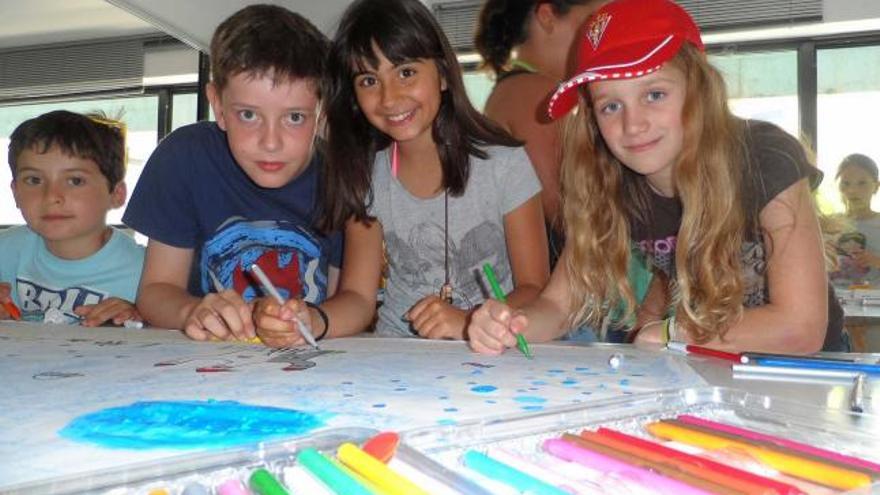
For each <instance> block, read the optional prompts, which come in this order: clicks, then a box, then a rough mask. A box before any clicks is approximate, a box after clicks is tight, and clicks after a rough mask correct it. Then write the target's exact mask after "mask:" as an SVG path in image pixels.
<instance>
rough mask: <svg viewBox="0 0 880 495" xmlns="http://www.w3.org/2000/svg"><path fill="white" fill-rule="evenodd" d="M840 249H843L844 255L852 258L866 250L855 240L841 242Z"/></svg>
mask: <svg viewBox="0 0 880 495" xmlns="http://www.w3.org/2000/svg"><path fill="white" fill-rule="evenodd" d="M840 249H842V250H843V252H844V253H846V254H848V255H850V256H853V255H856V254H859V253H861V252H863V251H864V250H865V248H864V247H862V245H861V244H860V243H859V242H858V241H855V240H851V241H844V242H841V243H840Z"/></svg>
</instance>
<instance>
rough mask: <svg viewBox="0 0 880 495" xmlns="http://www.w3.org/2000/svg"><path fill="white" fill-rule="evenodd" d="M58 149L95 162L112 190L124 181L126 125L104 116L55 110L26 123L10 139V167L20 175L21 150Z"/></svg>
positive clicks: (14, 172) (17, 128)
mask: <svg viewBox="0 0 880 495" xmlns="http://www.w3.org/2000/svg"><path fill="white" fill-rule="evenodd" d="M53 146H58V148H59V149H60V150H61V151H62V152H64V153H66V154H68V155H69V156H75V157H77V158H83V159H86V160H91V161H93V162H95V164H96V165H97V166H98V169H100V170H101V173H102V174H103V175H104V177H106V178H107V182H109V184H110V190H111V191H112V190H113V188H114V187H116V184H118V183H119V182H121V181H122V180H123V179H124V178H125V125H124V124H123V123H122V122H119V121H116V120H111V119H108V118H107V117H105V116H104V115H103V114H99V113H95V114H87V115H82V114H78V113H74V112H68V111H67V110H55V111H53V112H49V113H44V114H43V115H40V116H38V117H34V118H32V119H29V120H25V121H24V122H22V123H21V124H19V126H18V127H16V128H15V130H14V131H12V135H11V136H10V137H9V156H8V158H9V168H11V169H12V178H13V179H14V178H15V177H16V176H17V175H18V157H19V156H20V155H21V153H22V151H25V150H32V151H34V152H36V153H40V154H43V153H46V152H47V151H49V148H51V147H53Z"/></svg>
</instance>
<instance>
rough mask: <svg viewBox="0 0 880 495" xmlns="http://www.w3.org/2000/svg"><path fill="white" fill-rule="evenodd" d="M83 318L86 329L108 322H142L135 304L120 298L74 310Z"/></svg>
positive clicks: (120, 323)
mask: <svg viewBox="0 0 880 495" xmlns="http://www.w3.org/2000/svg"><path fill="white" fill-rule="evenodd" d="M73 312H74V313H76V314H77V315H79V316H81V317H83V321H82V325H83V326H84V327H97V326H100V325H103V324H104V323H106V322H108V321H112V322H113V324H114V325H122V324H123V323H125V320H136V321H141V319H142V318H141V315H140V313H138V311H137V309H135V307H134V304H132V303H130V302H128V301H126V300H125V299H120V298H118V297H108V298H107V299H104V300H103V301H101V302H99V303H98V304H85V305H82V306H80V307H78V308H75V309H74V310H73Z"/></svg>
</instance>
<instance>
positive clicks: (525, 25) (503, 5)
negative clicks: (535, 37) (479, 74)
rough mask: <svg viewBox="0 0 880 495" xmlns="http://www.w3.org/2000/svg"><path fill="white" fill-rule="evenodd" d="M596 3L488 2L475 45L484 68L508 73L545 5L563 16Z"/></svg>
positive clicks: (560, 0) (585, 0) (548, 0)
mask: <svg viewBox="0 0 880 495" xmlns="http://www.w3.org/2000/svg"><path fill="white" fill-rule="evenodd" d="M590 1H592V0H487V1H486V3H484V4H483V8H482V9H481V10H480V17H479V19H478V21H477V32H476V35H475V36H474V46H476V48H477V51H478V52H479V53H480V55H481V56H482V57H483V60H484V61H485V62H484V65H486V66H488V67H491V68H492V70H493V71H494V72H495V73H496V74H499V73H501V72H504V70H505V67H506V66H507V62H508V61H509V60H510V52H511V51H512V50H513V48H514V47H516V46H518V45H521V44H523V43H524V42H525V41H526V40H527V39H528V37H529V20H530V19H531V18H532V15H533V14H534V12H535V9H537V8H538V6H539V5H541V4H542V3H548V4H550V5H551V6H552V7H553V10H555V11H556V13H557V15H560V16H563V15H565V14H568V11H570V10H571V8H572V7H574V6H576V5H585V4H587V3H589V2H590Z"/></svg>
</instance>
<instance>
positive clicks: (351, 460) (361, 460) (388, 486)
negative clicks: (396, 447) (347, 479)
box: [336, 443, 428, 495]
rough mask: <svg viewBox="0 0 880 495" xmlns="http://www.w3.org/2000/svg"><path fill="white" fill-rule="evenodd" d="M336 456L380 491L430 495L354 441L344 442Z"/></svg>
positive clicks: (407, 494)
mask: <svg viewBox="0 0 880 495" xmlns="http://www.w3.org/2000/svg"><path fill="white" fill-rule="evenodd" d="M336 458H337V459H339V460H340V461H342V463H343V464H345V465H346V466H348V467H349V468H351V469H352V470H353V471H354V472H356V473H358V474H360V475H361V476H363V477H364V478H366V479H367V480H368V481H370V483H372V484H373V486H375V487H376V488H377V489H378V490H379V491H380V493H383V494H388V495H428V492H426V491H425V490H422V489H421V488H419V487H418V486H416V485H415V484H414V483H413V482H412V481H410V480H408V479H407V478H405V477H403V476H401V475H399V474H397V473H396V472H394V471H393V470H392V469H391V468H389V467H388V466H386V465H385V464H384V463H383V462H382V461H380V460H378V459H376V458H375V457H373V456H371V455H370V454H367V453H366V452H364V451H363V450H361V449H360V448H359V447H358V446H357V445H355V444H353V443H344V444H342V445H340V446H339V450H337V451H336Z"/></svg>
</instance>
